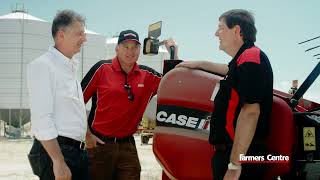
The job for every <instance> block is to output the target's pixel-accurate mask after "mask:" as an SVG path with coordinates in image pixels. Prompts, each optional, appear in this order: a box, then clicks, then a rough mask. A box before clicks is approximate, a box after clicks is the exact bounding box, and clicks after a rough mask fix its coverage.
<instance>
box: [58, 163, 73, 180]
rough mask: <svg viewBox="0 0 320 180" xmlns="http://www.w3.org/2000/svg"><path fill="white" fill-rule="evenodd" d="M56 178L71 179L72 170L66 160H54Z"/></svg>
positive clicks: (61, 179) (59, 179) (60, 179)
mask: <svg viewBox="0 0 320 180" xmlns="http://www.w3.org/2000/svg"><path fill="white" fill-rule="evenodd" d="M53 173H54V177H55V180H71V176H72V174H71V171H70V169H69V167H68V166H67V164H66V163H65V161H63V160H62V161H53Z"/></svg>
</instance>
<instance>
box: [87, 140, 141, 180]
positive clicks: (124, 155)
mask: <svg viewBox="0 0 320 180" xmlns="http://www.w3.org/2000/svg"><path fill="white" fill-rule="evenodd" d="M88 153H89V172H90V177H91V179H93V180H139V179H140V171H141V167H140V161H139V157H138V153H137V149H136V146H135V142H134V139H133V137H132V139H131V140H130V141H127V142H108V141H107V142H105V144H103V145H98V146H97V147H96V148H92V149H88Z"/></svg>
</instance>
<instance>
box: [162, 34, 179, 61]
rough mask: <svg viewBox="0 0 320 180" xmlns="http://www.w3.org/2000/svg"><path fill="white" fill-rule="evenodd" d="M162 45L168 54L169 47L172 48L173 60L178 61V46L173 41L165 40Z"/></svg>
mask: <svg viewBox="0 0 320 180" xmlns="http://www.w3.org/2000/svg"><path fill="white" fill-rule="evenodd" d="M164 45H165V46H166V48H167V51H168V52H169V53H170V47H171V46H174V48H175V52H174V59H179V58H178V44H177V43H176V42H175V41H174V40H173V39H171V38H170V39H167V40H165V41H164Z"/></svg>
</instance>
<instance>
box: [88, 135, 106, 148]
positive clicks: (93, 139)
mask: <svg viewBox="0 0 320 180" xmlns="http://www.w3.org/2000/svg"><path fill="white" fill-rule="evenodd" d="M97 143H100V144H104V142H103V141H102V140H101V139H99V138H98V137H97V136H95V135H94V134H92V133H87V135H86V148H87V149H91V148H95V147H97Z"/></svg>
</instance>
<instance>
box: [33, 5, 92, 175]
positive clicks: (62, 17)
mask: <svg viewBox="0 0 320 180" xmlns="http://www.w3.org/2000/svg"><path fill="white" fill-rule="evenodd" d="M84 23H85V20H84V18H83V17H82V16H80V15H79V14H77V13H76V12H73V11H71V10H63V11H60V12H58V14H57V15H56V17H55V18H54V20H53V23H52V29H51V30H52V36H53V38H54V42H55V45H54V46H53V47H50V48H49V50H48V51H47V52H46V53H45V54H43V55H42V56H40V57H39V58H37V59H35V60H34V61H32V62H31V63H30V64H29V65H28V69H27V78H28V87H29V93H30V105H31V123H32V132H33V134H34V136H35V140H34V143H33V146H32V148H31V151H30V153H29V155H28V158H29V161H30V164H31V167H32V169H33V172H34V173H35V174H36V175H37V176H39V177H40V179H45V180H51V179H56V180H67V179H68V180H69V179H73V180H81V179H83V180H86V179H88V155H87V152H86V151H85V147H84V146H85V144H84V140H85V134H86V129H87V122H86V110H85V105H84V102H83V95H82V90H81V86H80V83H79V81H78V80H77V78H76V76H77V64H78V62H77V60H76V59H74V58H73V56H74V55H75V54H76V53H78V52H79V51H80V48H81V46H82V44H83V43H84V42H85V41H86V35H85V33H84Z"/></svg>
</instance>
